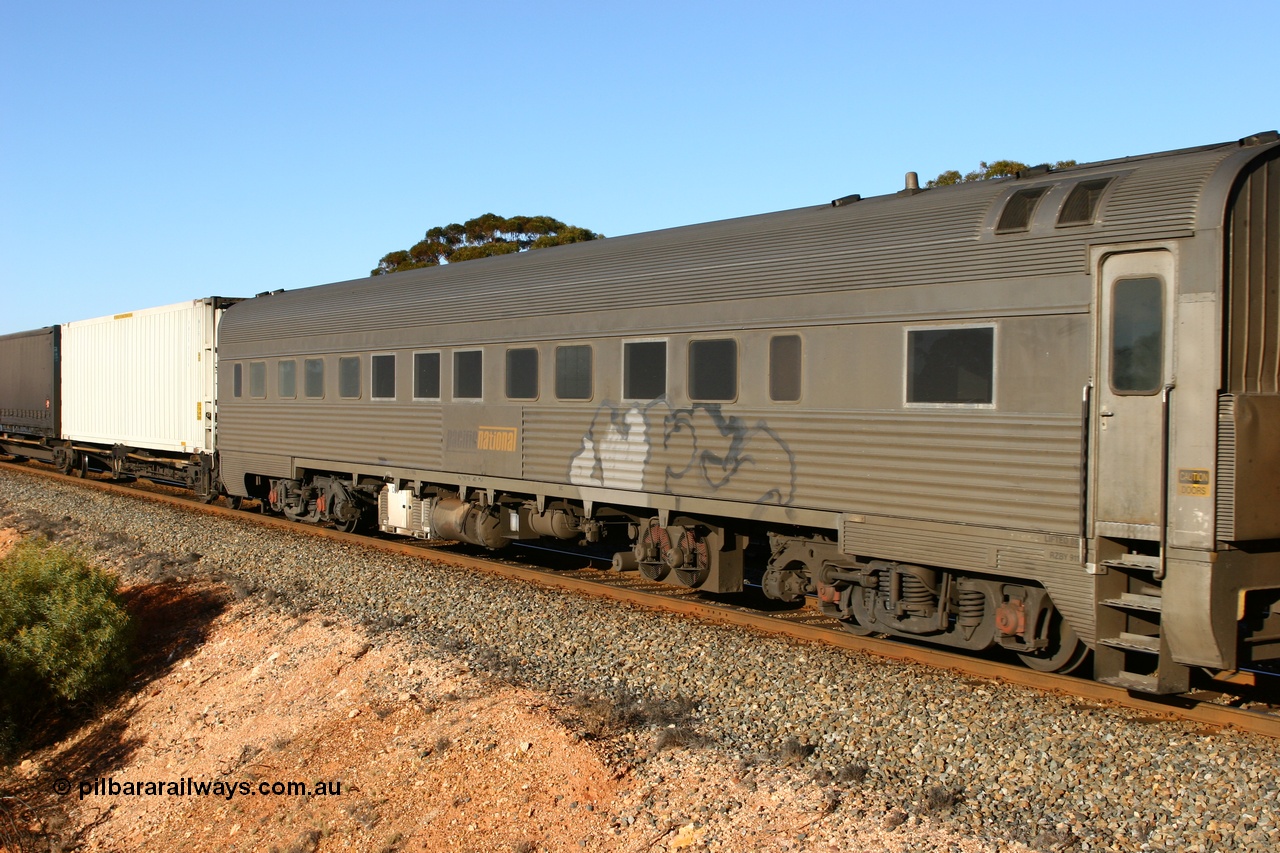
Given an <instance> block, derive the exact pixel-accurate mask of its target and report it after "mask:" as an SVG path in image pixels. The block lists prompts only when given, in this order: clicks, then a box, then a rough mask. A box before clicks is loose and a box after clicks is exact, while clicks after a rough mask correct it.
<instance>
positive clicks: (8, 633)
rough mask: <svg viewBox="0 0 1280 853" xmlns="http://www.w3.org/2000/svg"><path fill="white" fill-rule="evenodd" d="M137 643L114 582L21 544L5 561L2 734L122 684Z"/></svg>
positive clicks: (61, 555) (60, 554)
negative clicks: (132, 650) (130, 649)
mask: <svg viewBox="0 0 1280 853" xmlns="http://www.w3.org/2000/svg"><path fill="white" fill-rule="evenodd" d="M131 639H132V626H131V624H130V621H129V614H128V613H127V612H126V611H125V608H124V604H123V602H122V601H121V599H120V596H119V594H118V593H117V592H116V579H115V577H114V576H112V575H110V574H108V573H106V572H105V571H103V570H102V569H99V568H97V567H96V566H93V565H90V564H89V563H88V562H87V561H86V560H85V559H84V558H82V557H80V556H78V555H77V554H74V553H72V552H70V551H68V550H66V549H64V548H61V547H58V546H56V545H51V544H50V543H49V542H48V540H45V539H28V540H25V541H23V542H20V543H19V544H18V546H17V547H16V548H14V549H13V551H12V552H11V553H10V554H9V556H7V557H6V558H5V559H4V560H3V561H0V727H3V728H8V729H10V730H11V731H14V730H15V727H17V726H19V725H20V724H21V723H23V722H28V721H30V720H31V719H32V718H33V717H34V716H35V715H38V714H39V713H41V712H43V711H47V710H50V709H55V708H58V707H61V706H66V705H70V704H72V703H75V702H78V701H82V700H85V699H88V698H90V697H92V696H94V695H95V694H98V693H101V692H102V691H104V690H106V689H108V688H110V687H112V686H114V685H116V684H117V683H119V681H121V680H122V679H123V678H124V677H125V676H126V675H127V674H128V664H129V661H128V655H129V644H130V641H131ZM18 733H20V732H18Z"/></svg>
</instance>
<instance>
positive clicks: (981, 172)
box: [925, 160, 1076, 188]
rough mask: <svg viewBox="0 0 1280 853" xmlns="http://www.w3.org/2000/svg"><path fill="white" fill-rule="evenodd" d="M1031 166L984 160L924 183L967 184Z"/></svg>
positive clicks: (1064, 165)
mask: <svg viewBox="0 0 1280 853" xmlns="http://www.w3.org/2000/svg"><path fill="white" fill-rule="evenodd" d="M1074 165H1076V161H1075V160H1059V161H1058V162H1057V163H1054V164H1053V168H1054V169H1066V168H1069V167H1071V166H1074ZM1029 168H1031V167H1030V166H1028V165H1027V164H1026V163H1020V162H1018V161H1017V160H996V161H994V162H991V163H988V162H986V161H985V160H984V161H982V162H980V163H979V164H978V168H976V169H974V170H973V171H972V172H965V173H964V174H963V175H962V174H960V173H959V172H957V171H956V170H955V169H950V170H948V171H946V172H943V173H942V174H941V175H938V177H936V178H934V179H933V180H931V181H928V182H927V183H925V186H926V187H930V188H933V187H949V186H951V185H952V184H967V183H971V182H973V181H987V180H990V179H991V178H1011V177H1013V176H1014V175H1016V174H1018V173H1019V172H1024V171H1026V170H1027V169H1029Z"/></svg>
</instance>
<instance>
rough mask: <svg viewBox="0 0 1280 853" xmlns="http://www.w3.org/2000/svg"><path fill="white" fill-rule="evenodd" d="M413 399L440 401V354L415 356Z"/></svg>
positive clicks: (424, 353) (428, 353)
mask: <svg viewBox="0 0 1280 853" xmlns="http://www.w3.org/2000/svg"><path fill="white" fill-rule="evenodd" d="M413 399H415V400H439V399H440V353H438V352H415V353H414V354H413Z"/></svg>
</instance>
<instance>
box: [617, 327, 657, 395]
mask: <svg viewBox="0 0 1280 853" xmlns="http://www.w3.org/2000/svg"><path fill="white" fill-rule="evenodd" d="M622 362H623V363H622V373H623V376H622V396H624V397H626V398H627V399H629V400H656V399H657V398H658V397H661V396H663V395H664V394H666V393H667V342H666V341H633V342H631V343H628V344H625V345H624V347H623V356H622Z"/></svg>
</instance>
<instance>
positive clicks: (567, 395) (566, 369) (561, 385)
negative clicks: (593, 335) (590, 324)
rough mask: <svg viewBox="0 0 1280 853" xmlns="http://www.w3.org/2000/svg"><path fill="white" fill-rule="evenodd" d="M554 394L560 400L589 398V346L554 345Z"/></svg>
mask: <svg viewBox="0 0 1280 853" xmlns="http://www.w3.org/2000/svg"><path fill="white" fill-rule="evenodd" d="M556 396H557V397H559V398H560V399H561V400H590V399H591V347H590V346H586V345H582V346H571V347H556Z"/></svg>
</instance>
